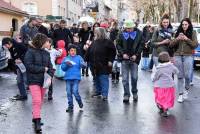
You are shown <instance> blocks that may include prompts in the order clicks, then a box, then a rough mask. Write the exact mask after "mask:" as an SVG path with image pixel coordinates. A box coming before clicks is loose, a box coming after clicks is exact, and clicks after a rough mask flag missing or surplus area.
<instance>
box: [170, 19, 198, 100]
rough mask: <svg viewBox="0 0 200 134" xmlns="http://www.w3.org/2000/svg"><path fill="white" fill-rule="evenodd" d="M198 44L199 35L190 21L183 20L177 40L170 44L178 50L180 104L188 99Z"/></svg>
mask: <svg viewBox="0 0 200 134" xmlns="http://www.w3.org/2000/svg"><path fill="white" fill-rule="evenodd" d="M197 44H198V42H197V35H196V32H195V31H194V30H193V26H192V23H191V21H190V19H189V18H185V19H183V20H182V21H181V24H180V26H179V27H178V30H177V32H176V34H175V39H174V40H173V41H172V42H171V44H170V46H172V47H174V48H175V49H176V51H175V65H176V67H177V68H178V69H179V74H178V91H179V97H178V102H180V103H182V102H183V101H184V99H187V98H188V91H189V89H190V76H191V73H192V67H193V57H192V51H193V50H194V49H195V48H196V47H197ZM184 80H185V83H184ZM184 85H185V88H184ZM184 89H185V90H184Z"/></svg>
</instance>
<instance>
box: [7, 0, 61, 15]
mask: <svg viewBox="0 0 200 134" xmlns="http://www.w3.org/2000/svg"><path fill="white" fill-rule="evenodd" d="M5 1H6V2H11V4H12V5H14V6H15V7H17V8H19V9H21V10H23V5H24V3H26V2H33V3H35V4H36V5H37V7H38V8H37V12H38V15H40V16H46V15H52V0H5ZM63 1H64V0H63Z"/></svg>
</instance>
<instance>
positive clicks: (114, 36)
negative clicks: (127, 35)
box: [110, 29, 119, 41]
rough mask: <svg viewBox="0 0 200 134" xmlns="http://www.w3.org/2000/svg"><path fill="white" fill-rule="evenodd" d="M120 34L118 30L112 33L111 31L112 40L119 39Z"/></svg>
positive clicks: (113, 30)
mask: <svg viewBox="0 0 200 134" xmlns="http://www.w3.org/2000/svg"><path fill="white" fill-rule="evenodd" d="M118 32H119V30H118V29H111V31H110V39H111V40H112V41H114V40H116V39H117V35H118Z"/></svg>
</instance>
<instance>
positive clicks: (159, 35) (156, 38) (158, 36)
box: [152, 28, 174, 57]
mask: <svg viewBox="0 0 200 134" xmlns="http://www.w3.org/2000/svg"><path fill="white" fill-rule="evenodd" d="M165 33H167V34H165ZM172 37H173V31H172V29H171V28H169V29H167V32H166V31H165V30H164V29H163V28H158V29H157V30H155V32H154V33H153V36H152V46H153V47H154V50H155V51H154V56H156V57H158V55H159V54H160V53H161V52H163V51H165V52H168V53H169V55H170V57H173V55H174V50H173V49H170V48H169V44H162V45H158V44H157V43H158V42H161V41H163V40H165V39H170V40H171V39H172Z"/></svg>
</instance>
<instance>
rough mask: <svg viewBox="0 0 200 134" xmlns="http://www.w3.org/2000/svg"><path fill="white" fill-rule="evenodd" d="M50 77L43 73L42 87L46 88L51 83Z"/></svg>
mask: <svg viewBox="0 0 200 134" xmlns="http://www.w3.org/2000/svg"><path fill="white" fill-rule="evenodd" d="M51 81H52V78H51V76H50V75H49V74H48V73H44V84H43V88H45V89H48V88H49V87H50V85H51Z"/></svg>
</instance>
